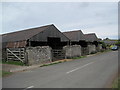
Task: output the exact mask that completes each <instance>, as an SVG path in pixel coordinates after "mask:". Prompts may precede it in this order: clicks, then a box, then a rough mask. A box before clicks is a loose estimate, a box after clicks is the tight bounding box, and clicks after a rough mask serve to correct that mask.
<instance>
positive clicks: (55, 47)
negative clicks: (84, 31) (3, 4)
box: [2, 24, 70, 64]
mask: <svg viewBox="0 0 120 90" xmlns="http://www.w3.org/2000/svg"><path fill="white" fill-rule="evenodd" d="M69 42H70V40H69V39H68V38H67V37H66V36H65V35H64V34H63V33H61V32H60V31H59V30H58V29H57V28H56V27H55V26H54V25H53V24H52V25H47V26H42V27H37V28H31V29H27V30H22V31H17V32H12V33H7V34H3V35H2V46H3V47H2V49H3V58H4V59H6V58H7V59H8V60H13V59H14V60H21V61H23V62H25V63H28V64H34V63H41V62H43V63H44V62H49V61H51V60H56V59H61V58H64V55H63V54H64V53H63V50H62V48H63V46H65V45H69ZM51 52H52V53H51ZM34 60H36V61H34ZM46 60H48V61H46Z"/></svg>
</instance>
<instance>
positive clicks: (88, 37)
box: [84, 33, 98, 42]
mask: <svg viewBox="0 0 120 90" xmlns="http://www.w3.org/2000/svg"><path fill="white" fill-rule="evenodd" d="M84 35H85V39H86V41H90V42H94V41H98V38H97V36H96V34H95V33H89V34H84Z"/></svg>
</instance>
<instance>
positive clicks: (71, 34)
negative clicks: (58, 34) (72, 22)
mask: <svg viewBox="0 0 120 90" xmlns="http://www.w3.org/2000/svg"><path fill="white" fill-rule="evenodd" d="M63 34H64V35H66V36H67V37H68V38H69V39H70V44H71V45H80V46H81V55H86V54H87V53H88V51H87V50H88V49H87V42H86V39H85V36H84V34H83V32H82V31H81V30H74V31H68V32H63Z"/></svg>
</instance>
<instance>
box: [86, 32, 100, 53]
mask: <svg viewBox="0 0 120 90" xmlns="http://www.w3.org/2000/svg"><path fill="white" fill-rule="evenodd" d="M84 35H85V39H86V41H87V42H88V53H89V54H91V53H95V52H97V51H100V49H101V45H100V44H99V40H98V37H97V36H96V34H95V33H89V34H84Z"/></svg>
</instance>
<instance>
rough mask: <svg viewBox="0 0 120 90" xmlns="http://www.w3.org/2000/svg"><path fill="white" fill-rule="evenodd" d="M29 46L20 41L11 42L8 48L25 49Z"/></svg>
mask: <svg viewBox="0 0 120 90" xmlns="http://www.w3.org/2000/svg"><path fill="white" fill-rule="evenodd" d="M26 44H27V42H26V41H19V42H9V43H7V45H6V47H7V48H22V47H25V46H26Z"/></svg>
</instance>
